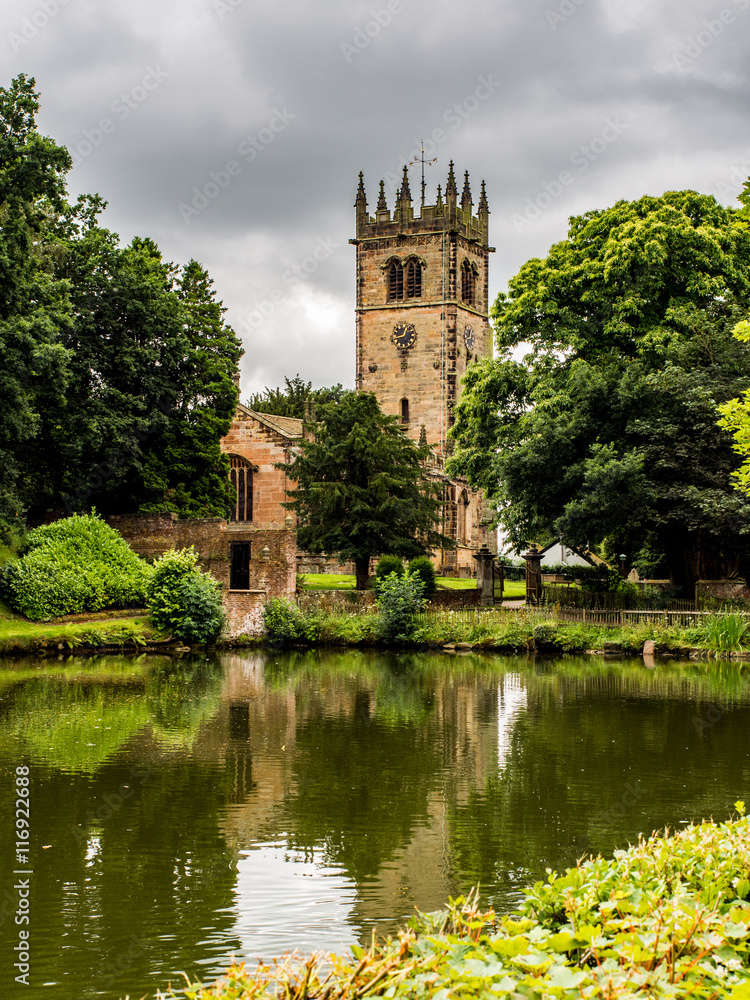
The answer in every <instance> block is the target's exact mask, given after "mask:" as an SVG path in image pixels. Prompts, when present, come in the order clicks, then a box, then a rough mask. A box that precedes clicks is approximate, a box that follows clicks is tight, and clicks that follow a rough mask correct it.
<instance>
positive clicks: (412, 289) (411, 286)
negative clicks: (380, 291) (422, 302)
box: [406, 257, 422, 299]
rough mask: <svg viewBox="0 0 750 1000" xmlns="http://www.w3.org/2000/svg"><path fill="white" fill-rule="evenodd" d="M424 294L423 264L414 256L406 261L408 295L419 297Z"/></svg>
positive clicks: (409, 296)
mask: <svg viewBox="0 0 750 1000" xmlns="http://www.w3.org/2000/svg"><path fill="white" fill-rule="evenodd" d="M421 296H422V265H421V264H420V263H419V261H418V260H416V259H415V258H414V257H412V258H411V259H410V260H408V261H407V262H406V297H407V299H418V298H421Z"/></svg>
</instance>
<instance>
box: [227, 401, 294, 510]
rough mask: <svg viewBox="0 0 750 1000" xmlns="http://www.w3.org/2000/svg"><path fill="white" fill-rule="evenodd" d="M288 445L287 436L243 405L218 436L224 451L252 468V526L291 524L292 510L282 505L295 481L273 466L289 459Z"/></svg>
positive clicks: (289, 444) (289, 442)
mask: <svg viewBox="0 0 750 1000" xmlns="http://www.w3.org/2000/svg"><path fill="white" fill-rule="evenodd" d="M290 447H291V441H290V439H289V438H287V437H284V436H283V435H282V434H279V433H277V432H276V431H274V430H272V429H271V428H269V427H266V426H265V425H264V424H262V423H261V422H260V421H259V420H256V419H255V418H254V417H252V416H250V415H249V414H248V413H247V411H244V410H243V409H242V408H238V410H237V414H236V416H235V419H234V421H233V422H232V426H231V428H230V429H229V433H228V434H227V436H226V437H224V438H222V439H221V450H222V451H223V452H225V454H230V455H239V456H240V457H241V458H244V459H246V460H247V461H248V462H250V464H251V465H252V466H254V468H255V472H254V473H253V519H252V522H250V523H252V524H253V525H254V526H255V527H263V528H271V527H273V528H283V527H285V526H287V525H290V526H291V525H292V524H293V519H292V515H291V513H290V512H289V511H287V510H286V509H285V508H284V507H282V506H281V505H282V503H284V502H285V501H286V500H287V496H286V490H287V488H292V486H293V485H294V484H292V483H290V482H289V480H288V479H287V477H286V474H285V473H284V472H283V470H281V469H277V468H276V467H275V466H276V463H277V462H285V461H287V460H288V458H289V457H290V451H289V449H290ZM287 519H289V520H287Z"/></svg>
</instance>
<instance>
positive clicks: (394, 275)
mask: <svg viewBox="0 0 750 1000" xmlns="http://www.w3.org/2000/svg"><path fill="white" fill-rule="evenodd" d="M387 281H388V299H389V300H392V299H403V297H404V268H403V265H402V264H401V261H399V260H392V261H391V263H390V264H389V265H388V271H387Z"/></svg>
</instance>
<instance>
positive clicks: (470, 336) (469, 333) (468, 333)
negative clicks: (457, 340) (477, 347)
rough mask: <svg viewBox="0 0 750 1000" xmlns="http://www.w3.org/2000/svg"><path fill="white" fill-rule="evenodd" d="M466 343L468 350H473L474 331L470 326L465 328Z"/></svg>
mask: <svg viewBox="0 0 750 1000" xmlns="http://www.w3.org/2000/svg"><path fill="white" fill-rule="evenodd" d="M464 343H465V344H466V350H467V351H471V350H472V349H473V347H474V331H473V330H472V328H471V327H470V326H467V327H466V328H465V329H464Z"/></svg>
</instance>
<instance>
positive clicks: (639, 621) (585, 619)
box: [417, 606, 750, 628]
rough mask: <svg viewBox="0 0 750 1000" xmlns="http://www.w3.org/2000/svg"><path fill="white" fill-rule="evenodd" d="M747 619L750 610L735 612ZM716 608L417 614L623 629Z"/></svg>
mask: <svg viewBox="0 0 750 1000" xmlns="http://www.w3.org/2000/svg"><path fill="white" fill-rule="evenodd" d="M733 613H734V614H741V615H742V616H743V617H745V618H748V619H749V620H750V612H748V611H736V612H733ZM716 614H717V612H715V611H694V610H691V611H661V610H660V611H635V610H632V609H625V608H620V609H619V610H616V611H606V610H591V609H589V608H550V607H545V606H542V607H538V608H529V607H523V608H500V607H497V608H476V609H474V608H456V609H455V610H443V609H436V610H428V611H424V612H423V613H422V614H420V615H418V616H417V617H418V619H419V621H421V622H423V623H424V624H428V623H429V622H441V621H444V622H449V621H453V622H462V623H464V624H469V625H476V624H480V625H485V626H487V627H491V626H492V625H493V624H497V622H498V620H500V619H501V618H508V617H511V616H512V617H514V618H517V617H518V616H519V615H521V616H524V617H525V618H526V620H528V621H531V622H536V621H539V622H541V621H549V620H552V621H558V622H570V623H576V622H577V623H580V624H582V625H604V626H608V627H609V628H622V626H623V625H677V626H680V627H682V628H685V627H688V626H691V625H699V624H700V623H701V622H702V621H705V620H706V618H711V617H712V616H714V615H716Z"/></svg>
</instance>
